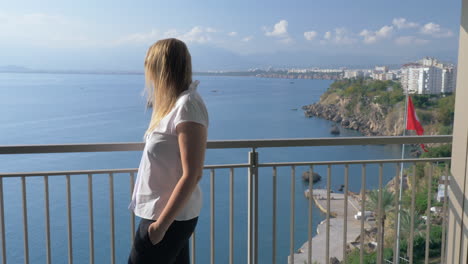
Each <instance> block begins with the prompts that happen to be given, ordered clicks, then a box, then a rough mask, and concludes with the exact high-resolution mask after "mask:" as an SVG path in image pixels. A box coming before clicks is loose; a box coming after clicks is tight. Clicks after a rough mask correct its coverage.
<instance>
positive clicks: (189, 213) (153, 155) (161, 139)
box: [129, 81, 208, 221]
mask: <svg viewBox="0 0 468 264" xmlns="http://www.w3.org/2000/svg"><path fill="white" fill-rule="evenodd" d="M198 83H199V82H198V81H194V82H193V83H192V84H190V87H189V89H188V90H187V91H184V92H183V93H182V94H181V95H180V96H179V98H178V99H177V102H176V104H175V106H174V108H173V109H172V110H171V112H169V114H167V115H166V116H165V117H164V118H163V119H162V120H161V121H160V123H159V125H158V127H156V129H155V130H154V131H153V132H152V133H149V134H148V135H147V137H146V142H145V148H144V150H143V155H142V157H141V162H140V166H139V168H138V176H137V180H136V183H135V188H134V190H133V197H132V202H131V203H130V206H129V209H130V210H133V212H134V213H135V215H137V216H139V217H141V218H145V219H152V220H157V219H158V217H159V215H160V214H161V212H162V210H163V209H164V207H165V206H166V204H167V202H168V200H169V198H170V196H171V194H172V192H173V190H174V188H175V186H176V184H177V183H178V181H179V179H180V177H181V176H182V164H181V160H180V150H179V142H178V137H177V132H176V127H177V125H178V124H180V123H183V122H196V123H199V124H202V125H204V126H205V127H208V112H207V110H206V107H205V103H204V102H203V99H202V98H201V96H200V95H199V94H198V92H197V91H196V88H197V85H198ZM201 205H202V194H201V190H200V187H199V186H198V184H197V187H196V188H195V190H194V191H193V193H192V195H191V197H190V199H189V201H188V202H187V204H186V205H185V207H184V208H183V209H182V210H181V211H180V212H179V214H178V215H177V216H176V218H175V220H178V221H182V220H189V219H192V218H194V217H197V216H198V215H199V214H200V209H201Z"/></svg>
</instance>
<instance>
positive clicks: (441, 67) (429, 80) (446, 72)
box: [401, 57, 456, 94]
mask: <svg viewBox="0 0 468 264" xmlns="http://www.w3.org/2000/svg"><path fill="white" fill-rule="evenodd" d="M455 72H456V71H455V67H454V66H453V65H451V64H444V63H441V62H439V61H437V60H436V59H434V58H428V57H426V58H424V59H422V60H420V61H419V62H418V63H410V64H406V65H403V68H402V69H401V84H402V87H403V89H404V91H405V92H407V93H410V94H439V93H452V92H454V91H455V79H456V77H455Z"/></svg>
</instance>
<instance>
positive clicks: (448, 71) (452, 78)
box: [440, 67, 457, 93]
mask: <svg viewBox="0 0 468 264" xmlns="http://www.w3.org/2000/svg"><path fill="white" fill-rule="evenodd" d="M456 80H457V71H456V70H455V67H446V68H444V69H442V88H441V90H440V92H441V93H453V92H455V85H456Z"/></svg>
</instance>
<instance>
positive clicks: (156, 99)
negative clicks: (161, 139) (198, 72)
mask: <svg viewBox="0 0 468 264" xmlns="http://www.w3.org/2000/svg"><path fill="white" fill-rule="evenodd" d="M145 81H146V88H145V90H146V93H147V100H148V102H147V106H148V105H149V106H152V107H153V112H152V115H151V121H150V123H149V126H148V130H146V133H145V136H146V135H148V134H149V133H151V132H152V131H153V130H154V129H155V128H156V127H157V126H158V125H159V123H160V121H161V119H163V118H164V117H165V116H166V115H167V114H168V113H169V112H170V111H171V110H172V108H173V107H174V105H175V103H176V101H177V98H178V97H179V95H180V94H181V93H182V92H184V91H186V90H187V89H188V87H189V85H190V83H191V82H192V59H191V56H190V53H189V51H188V49H187V46H186V45H185V43H184V42H182V41H180V40H178V39H174V38H170V39H162V40H159V41H158V42H156V43H154V44H153V45H152V46H151V47H150V48H149V49H148V52H147V53H146V58H145Z"/></svg>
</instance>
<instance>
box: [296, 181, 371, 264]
mask: <svg viewBox="0 0 468 264" xmlns="http://www.w3.org/2000/svg"><path fill="white" fill-rule="evenodd" d="M306 195H307V194H306ZM330 197H331V199H330V213H331V215H332V217H331V218H330V258H331V257H336V258H338V260H340V261H341V260H343V232H344V226H343V225H344V194H343V193H331V194H330ZM326 198H327V191H326V190H321V189H320V190H314V191H313V199H314V201H315V204H316V205H317V207H318V208H319V209H320V210H321V211H322V212H323V213H326V209H327V199H326ZM358 208H360V205H359V201H358V199H357V197H355V196H353V195H351V194H350V195H348V218H347V225H348V232H347V243H350V242H353V241H355V240H356V238H357V237H358V236H359V234H360V232H361V221H360V220H356V219H355V218H354V215H355V214H357V212H358V211H360V210H359V209H358ZM364 227H365V228H368V227H369V225H368V223H367V222H366V223H365V226H364ZM326 228H327V224H326V220H323V221H322V222H321V223H320V224H319V225H318V227H317V235H316V236H314V237H313V238H312V263H322V264H324V263H328V262H327V261H326V259H325V255H326V252H325V251H326ZM307 257H308V241H306V242H305V243H304V244H303V245H302V246H301V247H300V248H299V249H298V250H297V251H296V253H295V254H294V263H297V264H304V263H307Z"/></svg>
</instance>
